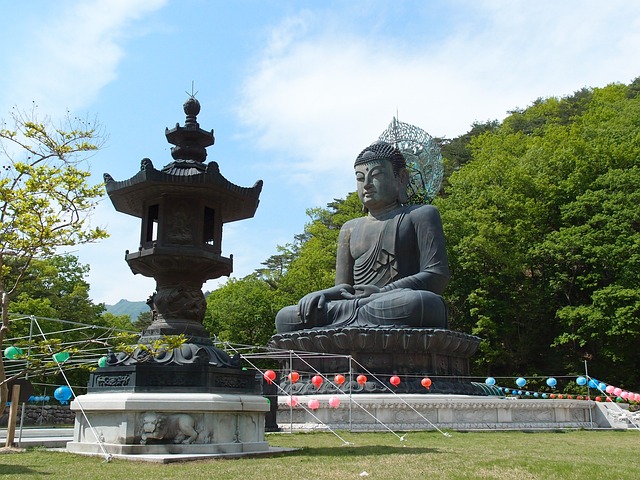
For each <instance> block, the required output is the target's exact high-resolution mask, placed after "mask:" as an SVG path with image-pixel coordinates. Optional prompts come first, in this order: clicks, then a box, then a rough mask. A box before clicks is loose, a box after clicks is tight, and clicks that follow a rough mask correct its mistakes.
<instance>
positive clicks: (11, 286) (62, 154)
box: [0, 106, 107, 412]
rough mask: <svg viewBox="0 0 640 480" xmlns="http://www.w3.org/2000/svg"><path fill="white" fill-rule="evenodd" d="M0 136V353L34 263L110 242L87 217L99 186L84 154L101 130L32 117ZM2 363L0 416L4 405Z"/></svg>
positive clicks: (19, 114)
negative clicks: (14, 301) (13, 302)
mask: <svg viewBox="0 0 640 480" xmlns="http://www.w3.org/2000/svg"><path fill="white" fill-rule="evenodd" d="M11 120H12V122H11V123H12V124H11V125H9V126H8V125H7V124H6V123H5V122H3V123H2V125H1V128H0V167H1V171H0V306H1V308H2V325H1V327H0V349H1V347H2V343H3V339H4V337H5V335H6V331H7V329H8V324H9V317H8V312H9V303H10V299H11V297H12V295H13V294H14V293H16V291H17V289H18V287H19V285H20V283H21V281H22V280H23V279H24V277H25V275H26V274H27V272H28V271H29V268H30V267H31V264H32V262H33V260H34V259H36V258H47V257H49V256H51V255H53V254H54V253H55V251H56V249H57V248H59V247H66V246H73V245H77V244H82V243H87V242H92V241H95V240H98V239H101V238H105V237H106V236H107V234H106V232H105V231H104V230H103V229H101V228H92V227H91V226H90V225H89V217H90V214H91V212H92V210H93V209H94V208H95V205H96V203H97V201H98V199H99V197H100V196H102V186H101V185H94V186H92V185H90V184H89V176H90V173H89V171H88V170H86V157H87V154H90V153H92V152H95V151H96V150H97V149H99V148H100V147H101V146H102V145H103V142H104V136H103V134H102V132H101V131H100V128H99V126H98V125H96V124H95V123H94V124H91V123H90V122H88V121H86V120H83V119H80V118H77V117H75V118H74V117H72V116H71V115H70V114H67V116H66V117H65V118H64V120H63V121H62V123H61V125H60V126H55V125H54V124H53V122H52V121H51V120H50V119H49V118H44V119H39V118H38V114H37V107H35V106H34V108H33V110H32V111H31V112H29V113H27V112H23V111H21V110H19V109H17V108H14V109H12V111H11ZM5 380H6V379H5V374H4V364H3V362H2V358H0V412H2V410H3V409H4V406H5V404H6V401H7V397H8V389H7V386H6V381H5Z"/></svg>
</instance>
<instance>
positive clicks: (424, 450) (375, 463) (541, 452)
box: [0, 430, 640, 480]
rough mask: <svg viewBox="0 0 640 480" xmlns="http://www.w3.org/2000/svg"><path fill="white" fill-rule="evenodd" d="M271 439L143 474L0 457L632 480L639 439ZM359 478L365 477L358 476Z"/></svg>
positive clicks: (227, 468) (75, 475)
mask: <svg viewBox="0 0 640 480" xmlns="http://www.w3.org/2000/svg"><path fill="white" fill-rule="evenodd" d="M339 434H340V436H341V437H342V438H344V439H345V440H347V441H348V442H349V444H348V445H344V446H343V444H342V442H341V441H340V440H339V439H338V438H337V437H336V436H334V435H332V434H331V433H299V434H270V435H268V440H269V443H270V445H272V446H280V447H296V448H300V450H298V451H296V452H294V453H289V454H283V455H277V456H272V457H256V458H243V459H235V460H234V459H222V460H206V461H197V462H185V463H172V464H165V465H163V464H149V463H142V462H130V461H125V460H117V459H115V460H112V461H111V462H110V463H105V462H103V461H102V459H101V458H98V457H83V456H79V455H73V454H69V453H64V452H55V451H48V450H44V449H31V450H27V451H26V452H24V453H12V454H5V455H0V480H5V479H6V480H9V479H21V480H22V479H50V480H57V479H61V480H62V479H65V480H73V479H91V480H94V479H108V478H112V479H136V480H138V479H139V480H144V479H154V480H159V479H168V478H179V479H187V480H196V479H205V478H206V479H216V480H223V479H261V480H262V479H264V480H270V479H274V480H275V479H278V480H290V479H299V480H304V479H309V480H321V479H351V478H352V479H360V478H367V479H388V480H394V479H401V480H412V479H422V478H425V479H427V478H428V479H440V478H446V479H462V478H464V479H472V478H473V479H482V478H484V479H486V478H501V479H538V478H554V479H563V480H564V479H582V480H584V479H591V478H593V479H596V478H598V479H602V478H609V479H638V478H640V460H639V455H640V431H637V430H634V431H562V432H553V433H552V432H544V433H526V432H472V433H462V432H451V437H450V438H447V437H444V436H443V435H441V434H439V433H437V432H410V433H408V434H406V439H405V441H400V440H399V439H398V437H396V436H394V435H393V434H391V433H348V432H339ZM362 472H367V473H368V474H369V475H368V476H364V475H363V476H361V475H360V474H361V473H362Z"/></svg>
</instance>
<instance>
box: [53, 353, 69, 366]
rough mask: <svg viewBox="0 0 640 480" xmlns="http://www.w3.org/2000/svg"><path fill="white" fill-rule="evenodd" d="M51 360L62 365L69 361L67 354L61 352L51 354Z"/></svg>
mask: <svg viewBox="0 0 640 480" xmlns="http://www.w3.org/2000/svg"><path fill="white" fill-rule="evenodd" d="M53 359H54V360H55V361H56V362H58V363H64V362H66V361H67V360H69V352H67V351H63V352H58V353H54V354H53Z"/></svg>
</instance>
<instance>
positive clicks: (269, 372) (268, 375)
mask: <svg viewBox="0 0 640 480" xmlns="http://www.w3.org/2000/svg"><path fill="white" fill-rule="evenodd" d="M263 376H264V379H265V380H266V381H267V383H268V384H269V385H271V384H272V383H273V381H274V380H275V379H276V372H274V371H273V370H267V371H266V372H264V375H263Z"/></svg>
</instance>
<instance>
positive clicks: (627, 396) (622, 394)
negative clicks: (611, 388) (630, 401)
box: [620, 391, 629, 400]
mask: <svg viewBox="0 0 640 480" xmlns="http://www.w3.org/2000/svg"><path fill="white" fill-rule="evenodd" d="M620 396H621V397H622V398H624V399H625V400H626V399H627V398H629V392H627V391H623V392H622V393H621V394H620Z"/></svg>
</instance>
